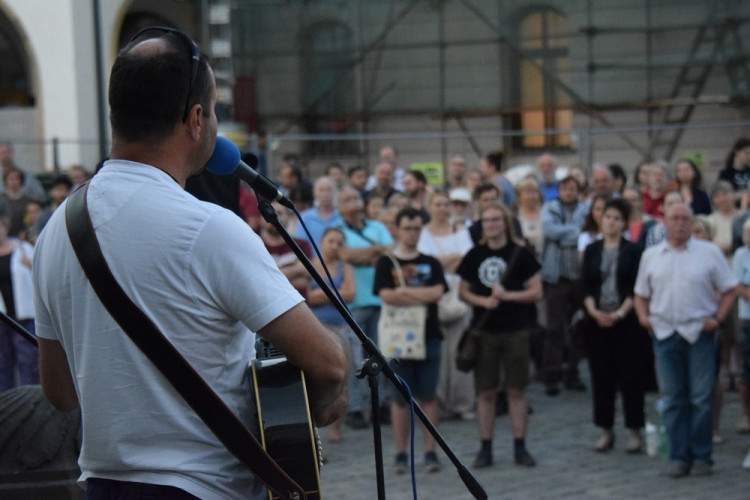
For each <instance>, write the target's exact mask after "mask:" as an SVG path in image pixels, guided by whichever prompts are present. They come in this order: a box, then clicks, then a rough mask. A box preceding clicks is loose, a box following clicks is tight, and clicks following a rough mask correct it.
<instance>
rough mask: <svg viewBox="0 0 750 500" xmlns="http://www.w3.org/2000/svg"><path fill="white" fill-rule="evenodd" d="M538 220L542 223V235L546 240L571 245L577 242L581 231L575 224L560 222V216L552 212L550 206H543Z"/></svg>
mask: <svg viewBox="0 0 750 500" xmlns="http://www.w3.org/2000/svg"><path fill="white" fill-rule="evenodd" d="M539 218H540V220H541V223H542V234H544V237H545V238H546V239H548V240H551V241H557V242H560V243H566V244H571V245H572V244H575V243H577V242H578V235H579V234H580V232H581V229H580V228H579V227H578V226H576V225H575V224H572V223H570V224H565V223H564V222H561V221H560V220H559V218H560V215H559V214H557V213H555V212H554V211H553V209H552V206H551V205H548V204H545V205H544V206H543V207H542V213H541V215H540V216H539Z"/></svg>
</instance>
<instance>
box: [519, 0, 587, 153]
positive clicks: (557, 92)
mask: <svg viewBox="0 0 750 500" xmlns="http://www.w3.org/2000/svg"><path fill="white" fill-rule="evenodd" d="M566 28H567V27H566V19H565V16H564V15H562V14H561V13H559V12H557V11H555V10H552V9H540V10H534V11H532V12H530V13H528V14H526V15H525V16H523V17H522V18H521V21H520V23H519V25H518V47H519V48H520V57H519V58H518V70H519V71H518V80H517V84H518V87H517V89H516V92H515V94H516V95H515V97H516V101H517V103H518V105H519V110H520V111H519V113H518V115H517V116H516V120H515V121H516V123H514V125H515V126H516V128H519V129H521V130H528V131H533V130H542V129H559V130H569V129H570V128H571V127H572V125H573V112H572V110H571V107H570V99H569V97H568V95H567V94H566V93H565V91H564V90H562V88H561V87H560V85H559V83H558V82H564V81H565V79H566V78H565V72H566V71H567V70H568V69H569V66H570V58H569V56H568V44H569V38H568V35H567V32H566ZM550 76H552V77H550ZM515 145H516V147H521V148H532V149H533V148H545V149H549V148H565V147H570V135H569V134H567V133H558V134H530V135H525V136H523V137H519V138H518V139H517V142H516V144H515Z"/></svg>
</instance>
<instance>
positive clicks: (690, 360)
mask: <svg viewBox="0 0 750 500" xmlns="http://www.w3.org/2000/svg"><path fill="white" fill-rule="evenodd" d="M654 356H655V358H656V369H657V375H658V377H659V386H660V388H661V392H662V396H663V398H664V400H665V403H666V404H665V409H664V423H665V424H666V426H667V434H668V436H669V446H670V456H669V458H670V460H672V461H673V462H676V463H680V464H684V465H690V464H692V463H693V462H702V463H705V464H709V465H711V464H712V463H713V461H712V460H711V451H712V441H711V438H712V425H711V424H712V420H711V402H712V394H713V388H714V383H715V381H716V335H715V332H701V334H700V337H699V338H698V340H697V341H696V342H695V344H690V343H689V342H688V341H687V340H685V339H684V338H683V337H682V336H681V335H679V334H678V333H677V332H675V333H673V334H672V336H670V337H668V338H666V339H664V340H654Z"/></svg>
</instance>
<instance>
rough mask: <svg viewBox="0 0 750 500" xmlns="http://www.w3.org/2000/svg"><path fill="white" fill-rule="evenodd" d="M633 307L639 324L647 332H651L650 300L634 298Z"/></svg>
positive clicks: (639, 297) (638, 296)
mask: <svg viewBox="0 0 750 500" xmlns="http://www.w3.org/2000/svg"><path fill="white" fill-rule="evenodd" d="M633 307H634V308H635V313H636V315H637V316H638V322H639V323H640V324H641V326H642V327H643V328H645V329H647V330H651V329H652V326H651V320H650V319H649V312H648V309H649V299H647V298H645V297H641V296H640V295H635V296H633Z"/></svg>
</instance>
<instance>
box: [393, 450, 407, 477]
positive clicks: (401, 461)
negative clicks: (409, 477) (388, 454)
mask: <svg viewBox="0 0 750 500" xmlns="http://www.w3.org/2000/svg"><path fill="white" fill-rule="evenodd" d="M393 467H394V468H395V469H396V474H405V473H406V471H407V470H408V469H409V455H407V454H406V453H405V452H401V453H399V454H397V455H396V460H395V461H394V464H393Z"/></svg>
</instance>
